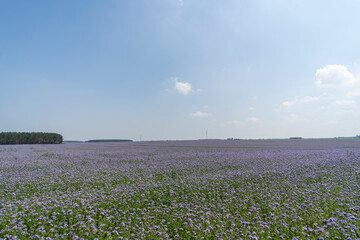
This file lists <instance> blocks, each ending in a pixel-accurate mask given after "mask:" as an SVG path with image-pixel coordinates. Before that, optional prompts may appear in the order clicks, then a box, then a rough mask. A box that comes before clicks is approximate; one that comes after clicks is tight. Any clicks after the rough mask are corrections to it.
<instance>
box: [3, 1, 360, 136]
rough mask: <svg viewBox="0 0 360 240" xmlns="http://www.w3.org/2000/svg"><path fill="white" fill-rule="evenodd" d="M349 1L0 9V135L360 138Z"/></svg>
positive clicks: (353, 14)
mask: <svg viewBox="0 0 360 240" xmlns="http://www.w3.org/2000/svg"><path fill="white" fill-rule="evenodd" d="M359 12H360V1H359V0H343V1H340V0H316V1H313V0H302V1H294V0H227V1H220V0H206V1H205V0H136V1H133V0H102V1H95V0H86V1H85V0H79V1H72V0H64V1H45V0H43V1H40V0H34V1H25V0H19V1H1V2H0V90H1V93H0V132H7V131H17V132H23V131H31V132H33V131H41V132H56V133H60V134H62V135H63V136H64V139H65V140H88V139H104V138H118V139H133V140H140V138H141V140H181V139H201V138H205V137H206V132H207V133H208V137H209V138H244V139H249V138H250V139H257V138H288V137H293V136H301V137H308V138H323V137H337V136H355V135H357V134H360V102H359V100H360V45H359V43H360V31H359V26H360V25H359V23H360V14H359Z"/></svg>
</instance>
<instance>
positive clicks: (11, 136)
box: [0, 132, 63, 144]
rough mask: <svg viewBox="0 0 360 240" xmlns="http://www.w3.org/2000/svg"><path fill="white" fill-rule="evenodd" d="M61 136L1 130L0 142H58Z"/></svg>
mask: <svg viewBox="0 0 360 240" xmlns="http://www.w3.org/2000/svg"><path fill="white" fill-rule="evenodd" d="M62 142H63V136H61V135H60V134H58V133H44V132H1V133H0V144H60V143H62Z"/></svg>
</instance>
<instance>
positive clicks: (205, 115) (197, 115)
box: [190, 111, 212, 117]
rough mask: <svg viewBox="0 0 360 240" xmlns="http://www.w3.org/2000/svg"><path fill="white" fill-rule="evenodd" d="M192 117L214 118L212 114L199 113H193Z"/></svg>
mask: <svg viewBox="0 0 360 240" xmlns="http://www.w3.org/2000/svg"><path fill="white" fill-rule="evenodd" d="M190 116H192V117H210V116H212V114H211V113H206V112H200V111H198V112H194V113H191V114H190Z"/></svg>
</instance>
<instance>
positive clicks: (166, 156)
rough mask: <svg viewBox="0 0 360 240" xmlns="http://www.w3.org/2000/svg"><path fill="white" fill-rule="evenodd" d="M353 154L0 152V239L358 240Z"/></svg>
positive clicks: (141, 146) (270, 144)
mask: <svg viewBox="0 0 360 240" xmlns="http://www.w3.org/2000/svg"><path fill="white" fill-rule="evenodd" d="M359 146H360V145H359V140H356V139H354V140H347V139H341V140H340V139H338V140H337V139H334V140H267V141H264V140H262V141H255V140H253V141H241V140H236V141H235V140H234V141H218V140H216V141H176V142H170V141H169V142H140V143H139V142H138V143H135V142H134V143H67V144H62V145H17V146H10V145H9V146H0V239H360V230H359V228H360V219H359V218H360V211H359V210H360V191H359V190H360V148H359Z"/></svg>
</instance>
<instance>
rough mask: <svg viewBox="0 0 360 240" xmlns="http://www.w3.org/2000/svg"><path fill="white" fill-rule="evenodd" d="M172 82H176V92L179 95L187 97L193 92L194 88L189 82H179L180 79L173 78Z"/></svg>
mask: <svg viewBox="0 0 360 240" xmlns="http://www.w3.org/2000/svg"><path fill="white" fill-rule="evenodd" d="M171 80H172V81H173V82H175V89H176V91H178V92H179V93H181V94H183V95H187V94H189V93H190V92H191V91H192V86H191V84H190V83H187V82H179V81H178V80H179V78H178V77H173V78H171Z"/></svg>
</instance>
